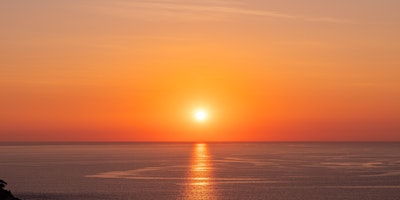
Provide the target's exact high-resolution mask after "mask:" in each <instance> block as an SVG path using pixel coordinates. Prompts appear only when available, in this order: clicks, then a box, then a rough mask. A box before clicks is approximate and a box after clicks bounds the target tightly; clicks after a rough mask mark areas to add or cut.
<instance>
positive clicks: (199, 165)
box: [186, 143, 216, 200]
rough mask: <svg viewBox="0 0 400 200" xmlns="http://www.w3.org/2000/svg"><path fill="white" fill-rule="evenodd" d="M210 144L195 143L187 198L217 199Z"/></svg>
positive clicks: (194, 199)
mask: <svg viewBox="0 0 400 200" xmlns="http://www.w3.org/2000/svg"><path fill="white" fill-rule="evenodd" d="M209 158H210V157H209V154H208V146H207V144H204V143H199V144H195V145H194V149H193V153H192V159H191V164H190V171H189V174H188V183H187V189H186V191H187V196H186V197H187V198H186V199H191V200H201V199H215V198H216V196H215V194H214V189H213V185H212V184H211V178H212V163H211V162H210V159H209Z"/></svg>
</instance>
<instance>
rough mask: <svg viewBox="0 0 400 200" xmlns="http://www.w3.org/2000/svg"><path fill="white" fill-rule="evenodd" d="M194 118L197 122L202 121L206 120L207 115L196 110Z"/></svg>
mask: <svg viewBox="0 0 400 200" xmlns="http://www.w3.org/2000/svg"><path fill="white" fill-rule="evenodd" d="M194 118H195V119H196V120H197V121H204V120H206V119H207V113H206V112H205V111H204V110H198V111H196V112H195V114H194Z"/></svg>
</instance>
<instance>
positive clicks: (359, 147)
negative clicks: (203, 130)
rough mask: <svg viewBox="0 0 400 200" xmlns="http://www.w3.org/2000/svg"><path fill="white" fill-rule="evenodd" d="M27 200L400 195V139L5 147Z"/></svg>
mask: <svg viewBox="0 0 400 200" xmlns="http://www.w3.org/2000/svg"><path fill="white" fill-rule="evenodd" d="M1 178H2V179H4V180H6V181H7V182H8V183H9V185H8V189H11V191H12V192H13V193H14V195H15V196H17V197H19V198H22V199H25V200H38V199H40V200H46V199H54V200H67V199H68V200H70V199H74V200H92V199H100V200H101V199H107V200H111V199H112V200H128V199H157V200H158V199H161V200H162V199H188V200H189V199H192V200H197V199H238V200H239V199H240V200H243V199H267V200H268V199H270V200H290V199H299V200H300V199H302V200H314V199H321V200H330V199H360V200H372V199H376V200H378V199H379V200H382V199H396V200H398V199H400V143H209V144H190V143H119V144H118V143H113V144H111V143H110V144H24V145H21V144H2V145H0V179H1Z"/></svg>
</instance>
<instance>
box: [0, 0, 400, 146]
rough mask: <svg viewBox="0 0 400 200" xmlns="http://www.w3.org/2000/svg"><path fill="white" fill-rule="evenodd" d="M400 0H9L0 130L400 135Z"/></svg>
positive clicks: (31, 135) (316, 137)
mask: <svg viewBox="0 0 400 200" xmlns="http://www.w3.org/2000/svg"><path fill="white" fill-rule="evenodd" d="M399 7H400V2H399V1H397V0H380V1H378V0H337V1H322V0H302V1H297V0H246V1H245V0H202V1H195V0H58V1H54V0H36V1H28V0H4V1H1V2H0V44H1V45H0V141H200V140H201V141H400V123H399V122H400V103H399V102H400V57H399V55H400V37H399V35H400V12H398V8H399ZM196 109H204V110H206V112H207V120H205V121H204V122H198V121H196V120H194V118H193V112H194V111H195V110H196Z"/></svg>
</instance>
